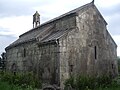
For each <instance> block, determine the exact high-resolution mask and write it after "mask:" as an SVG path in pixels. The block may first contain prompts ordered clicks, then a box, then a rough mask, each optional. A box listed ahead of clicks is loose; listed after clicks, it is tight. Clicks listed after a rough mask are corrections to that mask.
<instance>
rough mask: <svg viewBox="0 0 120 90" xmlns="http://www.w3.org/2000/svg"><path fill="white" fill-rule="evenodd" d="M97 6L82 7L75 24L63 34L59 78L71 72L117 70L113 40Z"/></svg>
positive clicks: (109, 72)
mask: <svg viewBox="0 0 120 90" xmlns="http://www.w3.org/2000/svg"><path fill="white" fill-rule="evenodd" d="M106 24H107V23H106V22H105V21H104V19H103V17H102V16H101V15H100V13H99V11H98V10H97V9H96V7H91V8H88V9H87V10H85V11H84V10H81V11H80V12H78V16H76V25H77V28H76V29H74V30H72V31H71V32H69V33H68V34H67V35H66V36H65V37H62V38H61V39H60V41H59V43H60V82H61V87H64V85H63V82H64V81H65V79H67V78H69V77H70V76H71V75H75V76H76V75H90V76H91V75H92V76H93V75H96V76H97V75H98V76H99V75H110V74H111V75H112V76H115V75H117V74H118V71H117V62H116V58H117V54H116V48H117V46H116V44H115V42H114V41H113V39H112V38H111V36H110V34H109V33H108V31H107V29H106Z"/></svg>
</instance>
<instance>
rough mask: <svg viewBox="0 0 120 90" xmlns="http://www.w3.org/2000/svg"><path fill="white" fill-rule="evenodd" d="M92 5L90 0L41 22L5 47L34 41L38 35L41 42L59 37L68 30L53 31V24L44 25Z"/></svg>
mask: <svg viewBox="0 0 120 90" xmlns="http://www.w3.org/2000/svg"><path fill="white" fill-rule="evenodd" d="M92 5H94V4H93V3H92V2H91V3H88V4H86V5H83V6H81V7H79V8H76V9H74V10H72V11H69V12H67V13H65V14H63V15H61V16H59V17H56V18H54V19H52V20H50V21H48V22H45V23H43V24H41V25H40V26H38V27H36V28H33V29H31V30H29V31H28V32H25V33H24V34H22V35H20V36H19V39H18V40H16V41H15V42H13V43H12V44H10V45H9V46H8V47H6V49H9V48H11V47H14V46H17V45H19V44H22V43H25V42H29V41H36V40H37V38H38V37H40V38H41V42H48V41H50V40H53V39H58V38H59V37H61V36H62V35H63V34H64V33H66V32H68V31H69V30H58V31H56V32H55V31H53V30H52V28H53V27H54V26H46V25H47V24H49V23H51V22H54V21H56V20H58V19H61V18H63V17H65V16H68V15H71V14H75V13H76V12H78V11H80V10H83V9H85V8H89V7H91V6H92ZM52 31H53V32H52Z"/></svg>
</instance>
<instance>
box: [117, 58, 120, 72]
mask: <svg viewBox="0 0 120 90" xmlns="http://www.w3.org/2000/svg"><path fill="white" fill-rule="evenodd" d="M117 60H118V72H119V73H120V57H118V59H117Z"/></svg>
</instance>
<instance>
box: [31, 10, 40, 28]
mask: <svg viewBox="0 0 120 90" xmlns="http://www.w3.org/2000/svg"><path fill="white" fill-rule="evenodd" d="M39 25H40V14H39V13H38V11H36V13H35V14H34V15H33V28H35V27H37V26H39Z"/></svg>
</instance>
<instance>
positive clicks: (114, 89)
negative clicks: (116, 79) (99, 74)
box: [96, 87, 120, 90]
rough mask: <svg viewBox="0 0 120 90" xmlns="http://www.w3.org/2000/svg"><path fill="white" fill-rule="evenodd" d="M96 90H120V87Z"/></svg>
mask: <svg viewBox="0 0 120 90" xmlns="http://www.w3.org/2000/svg"><path fill="white" fill-rule="evenodd" d="M96 90H120V87H109V88H99V89H96Z"/></svg>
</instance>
